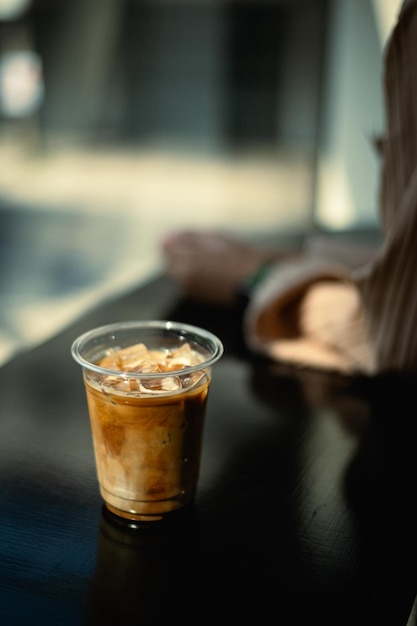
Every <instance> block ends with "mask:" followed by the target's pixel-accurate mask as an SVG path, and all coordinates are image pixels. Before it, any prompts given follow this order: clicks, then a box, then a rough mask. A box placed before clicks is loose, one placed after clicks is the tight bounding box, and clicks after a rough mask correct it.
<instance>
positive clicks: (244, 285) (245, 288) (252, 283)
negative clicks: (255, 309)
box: [236, 261, 276, 308]
mask: <svg viewBox="0 0 417 626" xmlns="http://www.w3.org/2000/svg"><path fill="white" fill-rule="evenodd" d="M275 264H276V261H266V262H265V263H262V265H260V266H259V267H258V268H257V269H256V270H255V271H254V272H253V274H251V275H250V276H248V278H246V279H245V280H244V281H243V282H241V283H240V285H239V286H238V288H237V290H236V300H237V302H238V304H239V306H241V307H244V308H246V305H247V304H248V302H249V300H250V297H251V294H252V292H253V290H254V289H255V287H257V286H258V285H259V284H260V283H261V282H262V281H263V280H264V278H265V277H266V275H267V274H268V273H269V271H270V270H271V268H272V267H273V266H274V265H275Z"/></svg>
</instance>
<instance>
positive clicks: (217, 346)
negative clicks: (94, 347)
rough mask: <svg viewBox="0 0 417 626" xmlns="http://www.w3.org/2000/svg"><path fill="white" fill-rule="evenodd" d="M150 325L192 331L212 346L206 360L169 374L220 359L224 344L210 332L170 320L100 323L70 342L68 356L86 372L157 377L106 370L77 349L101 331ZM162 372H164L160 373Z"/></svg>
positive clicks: (153, 374)
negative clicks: (212, 348) (212, 350)
mask: <svg viewBox="0 0 417 626" xmlns="http://www.w3.org/2000/svg"><path fill="white" fill-rule="evenodd" d="M145 327H147V328H153V329H161V330H168V331H169V330H176V331H179V332H181V331H183V332H184V333H194V334H198V335H200V336H201V337H203V339H206V340H208V341H210V342H211V343H212V344H213V346H214V352H213V354H212V355H211V356H210V358H208V359H207V360H206V361H203V362H202V363H198V364H197V365H192V366H189V367H183V368H181V369H178V370H172V371H170V372H169V373H168V374H169V375H172V376H178V375H179V374H181V375H183V374H188V373H191V372H196V371H199V370H202V369H207V368H209V367H211V366H212V365H213V364H214V363H216V361H218V360H219V359H220V357H221V356H222V355H223V353H224V346H223V343H222V341H221V340H220V339H219V337H217V335H215V334H214V333H212V332H210V331H209V330H206V329H205V328H201V327H199V326H194V325H192V324H187V323H183V322H178V321H174V320H159V319H158V320H129V321H123V322H113V323H111V324H104V325H102V326H96V327H94V328H91V329H90V330H87V331H86V332H84V333H82V334H81V335H79V336H78V337H77V338H76V339H75V340H74V341H73V343H72V345H71V355H72V357H73V359H74V360H75V361H76V362H77V363H78V364H79V365H81V366H82V367H83V368H85V369H88V370H90V371H93V372H96V373H97V374H102V375H108V376H115V375H117V376H119V377H120V376H123V377H124V378H135V379H137V378H148V379H149V378H156V377H159V378H160V377H161V373H160V372H158V373H155V372H152V373H146V372H125V371H121V370H116V369H110V368H105V367H100V365H97V364H96V363H92V362H91V361H88V359H85V358H84V357H83V356H82V355H81V354H80V348H81V346H82V344H83V343H84V342H85V341H87V340H89V339H92V338H94V336H99V335H101V334H103V333H111V332H112V331H116V330H125V329H129V328H145ZM163 375H165V374H163Z"/></svg>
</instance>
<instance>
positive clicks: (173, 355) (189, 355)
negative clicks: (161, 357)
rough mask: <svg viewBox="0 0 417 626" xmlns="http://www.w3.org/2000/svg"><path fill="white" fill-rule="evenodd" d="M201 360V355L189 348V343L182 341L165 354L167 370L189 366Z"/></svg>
mask: <svg viewBox="0 0 417 626" xmlns="http://www.w3.org/2000/svg"><path fill="white" fill-rule="evenodd" d="M202 360H203V359H202V357H200V355H199V354H197V352H195V351H193V350H192V349H191V346H190V344H189V343H184V344H183V345H182V346H180V347H179V348H177V349H176V350H173V351H172V352H170V353H169V354H168V355H167V368H168V369H169V370H175V369H181V368H183V367H190V366H191V365H197V363H201V362H202Z"/></svg>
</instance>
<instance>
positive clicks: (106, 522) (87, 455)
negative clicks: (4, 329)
mask: <svg viewBox="0 0 417 626" xmlns="http://www.w3.org/2000/svg"><path fill="white" fill-rule="evenodd" d="M150 318H159V319H173V320H174V319H176V320H179V321H183V322H188V323H193V324H197V325H200V326H205V327H206V328H208V329H209V330H211V331H213V332H215V333H217V334H218V335H219V336H220V338H221V339H222V341H223V342H224V345H225V353H224V356H223V357H222V359H221V360H220V361H219V362H218V363H217V364H216V366H215V367H214V371H213V381H212V385H211V390H210V395H209V403H208V409H207V420H206V428H205V439H204V452H203V462H202V468H201V477H200V483H199V489H198V493H197V496H196V500H195V504H194V506H191V507H189V508H187V509H185V510H184V511H183V512H182V514H181V515H178V516H177V517H175V519H174V520H173V521H172V522H171V523H169V524H167V525H163V526H151V527H150V528H142V529H136V530H131V529H127V528H125V527H123V526H118V525H117V524H115V523H114V521H112V520H110V519H108V518H107V516H106V515H105V512H104V510H103V506H102V500H101V497H100V495H99V491H98V486H97V480H96V474H95V465H94V458H93V449H92V442H91V435H90V430H89V422H88V414H87V407H86V401H85V394H84V388H83V384H82V378H81V371H80V368H79V366H78V365H77V364H76V363H75V362H74V361H73V360H72V358H71V356H70V345H71V343H72V341H73V339H75V338H76V336H78V334H80V333H81V332H84V331H85V330H88V329H90V328H92V327H93V326H97V325H101V324H107V323H111V322H115V321H119V320H129V319H150ZM414 389H415V382H414V381H413V380H407V379H405V378H395V377H393V376H386V377H381V378H376V379H372V380H369V379H348V378H344V377H339V376H336V375H329V374H323V373H319V372H314V371H309V370H294V369H291V368H285V367H283V366H280V365H278V364H275V363H271V362H269V361H267V360H264V359H260V358H258V357H254V356H253V355H250V354H249V353H248V352H247V351H246V350H245V348H244V345H243V342H242V338H241V335H240V319H239V312H238V311H229V310H223V309H218V308H215V307H207V306H201V305H197V304H195V303H194V304H193V303H191V302H188V301H186V300H183V299H181V297H180V295H179V294H178V292H177V290H176V287H175V286H174V285H173V284H172V283H171V282H170V281H169V280H168V279H167V278H165V277H159V278H157V279H155V280H152V281H150V282H149V283H147V284H145V285H144V286H142V287H141V288H139V289H136V290H133V291H132V292H130V293H128V294H127V295H124V296H122V297H118V298H116V299H114V300H111V299H110V300H108V301H107V302H105V303H104V304H103V303H102V304H100V306H98V307H97V308H95V309H94V310H93V311H90V312H89V313H88V314H86V315H85V316H83V317H82V318H81V319H79V320H77V321H76V322H75V323H74V324H72V325H71V326H70V327H67V328H66V329H65V330H64V331H62V332H61V333H60V334H59V335H57V336H55V337H53V338H52V339H50V340H48V341H47V342H45V343H44V344H42V345H41V346H38V347H36V348H35V349H33V350H31V351H28V352H25V353H22V354H20V355H18V356H17V357H16V358H14V359H13V360H12V361H10V362H8V363H7V364H5V365H4V366H3V367H2V368H0V394H1V396H0V397H1V406H2V411H1V422H0V423H1V434H2V436H1V438H0V464H1V475H0V476H1V478H0V480H1V490H0V498H1V501H0V503H1V506H0V563H1V567H0V624H2V625H4V626H25V625H30V626H32V625H36V626H37V625H38V624H42V625H43V626H48V625H54V626H56V625H57V624H59V625H60V626H65V625H70V626H78V625H81V624H86V625H95V624H97V625H98V624H112V625H114V624H120V623H122V621H121V620H123V619H125V620H126V623H135V624H136V623H137V624H162V623H166V622H167V620H171V619H172V618H174V619H176V620H178V619H180V620H181V623H182V624H191V623H192V624H199V625H200V624H209V623H210V624H213V623H221V624H227V623H239V622H240V620H241V619H245V620H252V621H253V622H255V623H256V624H261V623H266V622H268V623H269V622H275V623H277V624H278V623H279V624H281V623H282V624H285V625H287V624H297V625H298V624H306V623H313V621H314V620H315V621H316V623H319V624H327V623H328V624H334V625H336V624H337V625H338V626H340V625H342V624H350V625H352V624H355V625H358V624H367V625H370V624H379V625H380V624H390V626H399V625H402V624H404V625H405V624H407V621H408V618H409V614H410V610H411V607H412V604H413V600H414V597H415V594H416V590H417V572H416V568H415V563H416V555H417V542H416V528H417V524H416V513H415V506H414V498H415V493H416V482H417V471H416V469H417V468H416V465H417V456H416V454H415V441H416V430H417V423H416V420H415V408H416V407H415V405H416V400H415V394H414Z"/></svg>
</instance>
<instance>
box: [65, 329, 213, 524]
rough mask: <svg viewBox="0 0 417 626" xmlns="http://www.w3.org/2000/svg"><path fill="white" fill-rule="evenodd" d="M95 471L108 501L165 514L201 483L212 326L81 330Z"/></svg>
mask: <svg viewBox="0 0 417 626" xmlns="http://www.w3.org/2000/svg"><path fill="white" fill-rule="evenodd" d="M71 354H72V356H73V358H74V359H75V361H76V362H77V363H79V365H81V367H82V371H83V378H84V384H85V388H86V393H87V404H88V410H89V415H90V423H91V431H92V438H93V445H94V454H95V461H96V469H97V477H98V482H99V485H100V492H101V495H102V497H103V499H104V503H105V505H106V507H107V508H108V509H109V510H110V511H111V512H112V513H114V514H116V515H118V516H119V517H122V518H125V519H128V520H135V521H154V520H161V519H163V518H164V517H165V516H166V515H167V514H169V513H171V512H173V511H175V510H177V509H180V508H181V507H183V506H185V505H186V504H188V503H190V502H192V500H193V498H194V495H195V493H196V490H197V484H198V478H199V471H200V460H201V452H202V443H203V430H204V420H205V412H206V403H207V395H208V391H209V386H210V382H211V376H212V366H213V365H214V363H216V362H217V361H218V360H219V359H220V357H221V356H222V354H223V345H222V343H221V341H220V340H219V339H218V337H216V336H215V335H213V334H212V333H210V332H208V331H207V330H204V329H203V328H198V327H195V326H190V325H188V324H182V323H179V322H173V321H160V320H152V321H137V322H136V321H132V322H120V323H115V324H110V325H107V326H102V327H100V328H95V329H93V330H90V331H88V332H86V333H84V334H83V335H81V336H80V337H78V338H77V339H76V340H75V341H74V343H73V344H72V347H71Z"/></svg>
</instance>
